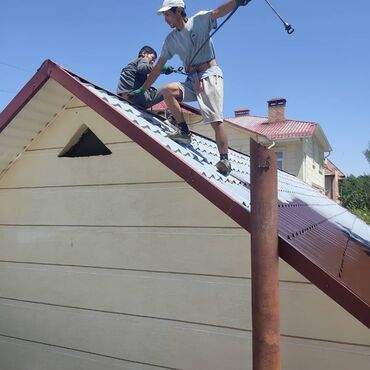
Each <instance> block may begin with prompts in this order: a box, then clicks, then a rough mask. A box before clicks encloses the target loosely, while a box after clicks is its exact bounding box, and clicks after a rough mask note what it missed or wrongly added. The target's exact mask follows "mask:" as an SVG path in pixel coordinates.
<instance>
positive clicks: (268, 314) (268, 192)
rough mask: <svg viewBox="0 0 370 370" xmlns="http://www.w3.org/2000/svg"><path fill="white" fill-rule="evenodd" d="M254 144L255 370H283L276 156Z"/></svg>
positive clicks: (252, 250) (253, 299)
mask: <svg viewBox="0 0 370 370" xmlns="http://www.w3.org/2000/svg"><path fill="white" fill-rule="evenodd" d="M250 144H251V145H250V147H251V152H250V153H251V181H250V182H251V244H252V247H251V261H252V328H253V370H280V367H281V365H280V363H281V359H280V304H279V254H278V203H277V202H278V200H277V165H276V156H275V153H274V152H273V151H271V150H268V149H266V148H265V147H264V146H262V145H260V144H258V143H256V142H255V141H254V140H253V139H251V140H250Z"/></svg>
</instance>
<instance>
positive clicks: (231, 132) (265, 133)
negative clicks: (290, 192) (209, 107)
mask: <svg viewBox="0 0 370 370" xmlns="http://www.w3.org/2000/svg"><path fill="white" fill-rule="evenodd" d="M155 108H156V109H155V110H156V111H158V112H164V111H165V106H164V104H163V103H162V104H161V105H159V106H157V107H155ZM183 109H184V113H185V116H186V119H187V121H188V122H189V123H190V125H191V129H192V130H194V131H196V132H199V133H201V134H203V135H206V136H208V137H213V135H214V133H213V130H212V128H211V127H209V126H205V125H203V124H202V120H201V116H199V112H197V111H196V110H194V109H192V108H191V107H189V106H186V105H184V106H183ZM285 109H286V100H285V99H283V98H276V99H271V100H270V101H268V117H258V116H252V115H251V114H250V110H249V109H245V108H242V109H238V110H235V117H231V118H227V119H225V123H226V128H227V132H228V137H229V144H230V146H231V147H232V148H234V149H236V150H239V151H241V152H243V153H246V154H249V139H250V138H253V139H255V140H256V141H257V142H261V143H270V144H271V145H273V150H274V151H275V152H276V155H277V158H278V165H279V168H280V169H282V170H284V171H286V172H288V173H290V174H292V175H294V176H297V177H298V178H299V179H301V180H303V181H304V182H305V183H307V184H308V185H310V186H312V187H314V188H315V189H317V190H319V191H321V192H322V193H325V171H324V159H325V156H326V155H327V154H328V153H329V152H331V151H332V148H331V146H330V144H329V142H328V140H327V138H326V136H325V134H324V132H323V130H322V129H321V127H320V125H319V124H317V123H314V122H307V121H297V120H290V119H287V118H286V115H285Z"/></svg>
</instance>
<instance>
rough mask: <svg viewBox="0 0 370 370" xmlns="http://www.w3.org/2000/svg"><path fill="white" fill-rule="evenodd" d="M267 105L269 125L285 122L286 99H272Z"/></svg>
mask: <svg viewBox="0 0 370 370" xmlns="http://www.w3.org/2000/svg"><path fill="white" fill-rule="evenodd" d="M267 104H268V108H269V118H268V121H269V123H274V122H281V121H285V106H286V99H284V98H273V99H271V100H269V101H268V102H267Z"/></svg>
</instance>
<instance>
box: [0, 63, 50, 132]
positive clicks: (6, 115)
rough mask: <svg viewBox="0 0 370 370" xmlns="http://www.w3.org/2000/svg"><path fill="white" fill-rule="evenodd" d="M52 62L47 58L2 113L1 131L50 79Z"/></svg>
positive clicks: (0, 116)
mask: <svg viewBox="0 0 370 370" xmlns="http://www.w3.org/2000/svg"><path fill="white" fill-rule="evenodd" d="M51 65H52V62H51V61H50V60H46V61H45V62H44V63H43V64H42V66H41V67H40V68H39V70H38V71H37V72H36V73H35V74H34V75H33V77H32V78H31V80H30V81H28V82H27V84H26V85H25V86H24V87H23V88H22V90H21V91H20V92H19V93H18V94H17V95H16V96H15V97H14V99H13V100H12V101H11V102H10V103H9V104H8V105H7V106H6V107H5V109H4V110H3V111H2V112H1V113H0V132H2V131H3V130H4V129H5V127H7V126H8V124H9V123H10V122H11V121H12V119H13V118H14V117H15V116H16V115H17V114H18V112H19V111H21V110H22V108H23V107H24V106H25V105H26V104H27V103H28V102H29V101H30V100H31V99H32V98H33V97H34V95H35V94H36V93H37V92H38V91H39V90H40V89H41V88H42V86H44V84H45V83H46V81H47V80H48V79H49V72H50V71H49V68H50V67H51Z"/></svg>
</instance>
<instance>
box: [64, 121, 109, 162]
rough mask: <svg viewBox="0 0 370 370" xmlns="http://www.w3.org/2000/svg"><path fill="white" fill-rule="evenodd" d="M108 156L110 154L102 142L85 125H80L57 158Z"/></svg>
mask: <svg viewBox="0 0 370 370" xmlns="http://www.w3.org/2000/svg"><path fill="white" fill-rule="evenodd" d="M109 154H112V152H111V151H110V150H109V149H108V148H107V147H106V146H105V145H104V144H103V142H102V141H101V140H99V138H98V137H97V136H96V135H95V134H94V133H93V132H92V131H91V130H90V129H89V128H88V127H87V126H86V125H82V126H81V127H80V128H79V129H78V130H77V132H76V133H75V134H74V135H73V137H72V139H71V140H70V141H69V143H68V144H67V145H66V147H65V148H64V149H63V150H62V151H61V153H60V154H59V155H58V157H69V158H77V157H91V156H96V155H109Z"/></svg>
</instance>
